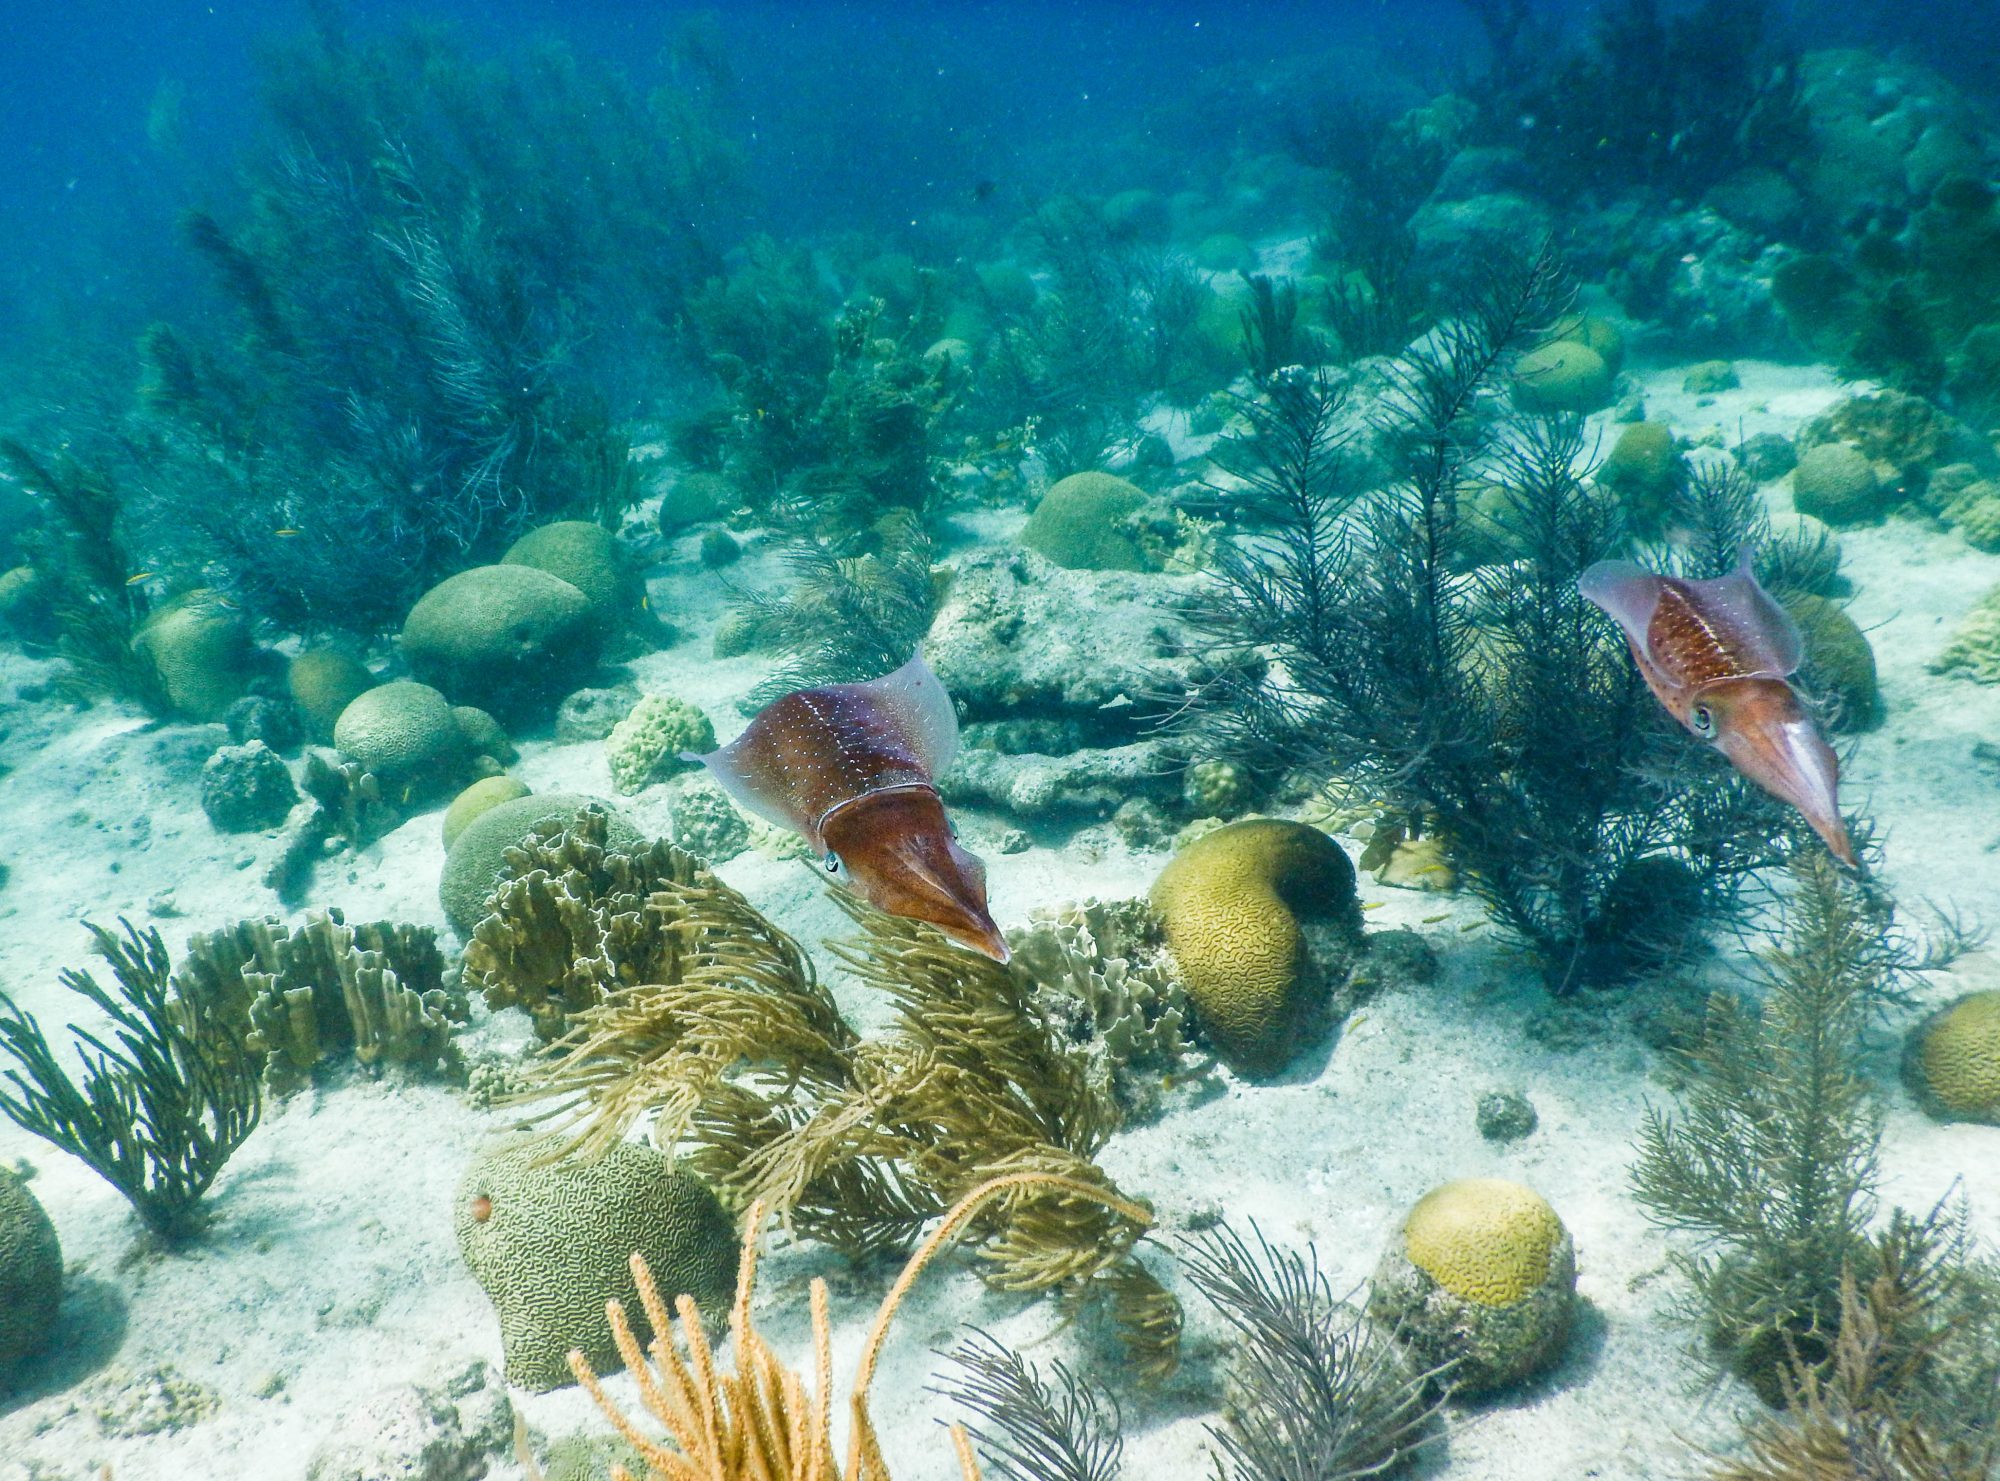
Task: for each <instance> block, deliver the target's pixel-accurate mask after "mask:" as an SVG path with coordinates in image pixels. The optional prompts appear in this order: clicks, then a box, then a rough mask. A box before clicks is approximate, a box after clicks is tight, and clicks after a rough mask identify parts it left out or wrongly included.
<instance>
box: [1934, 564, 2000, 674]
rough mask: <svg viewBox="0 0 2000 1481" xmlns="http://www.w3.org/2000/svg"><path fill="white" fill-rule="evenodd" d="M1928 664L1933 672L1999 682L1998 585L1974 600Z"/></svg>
mask: <svg viewBox="0 0 2000 1481" xmlns="http://www.w3.org/2000/svg"><path fill="white" fill-rule="evenodd" d="M1929 667H1930V669H1931V671H1932V672H1934V673H1941V674H1950V673H1962V674H1964V675H1965V676H1966V677H1967V678H1969V679H1976V680H1977V681H1978V682H1980V683H1981V684H2000V587H1995V588H1994V589H1993V590H1992V591H1989V592H1987V593H1986V595H1985V596H1983V597H1981V598H1980V599H1979V600H1978V601H1977V602H1976V603H1974V604H1973V607H1972V610H1971V611H1969V612H1967V613H1966V614H1965V616H1964V617H1963V618H1962V619H1960V621H1959V624H1958V630H1957V631H1956V632H1954V633H1953V634H1952V635H1951V641H1950V642H1949V643H1947V644H1945V646H1944V651H1943V652H1941V653H1939V654H1938V656H1937V657H1936V658H1934V659H1932V660H1931V661H1930V664H1929Z"/></svg>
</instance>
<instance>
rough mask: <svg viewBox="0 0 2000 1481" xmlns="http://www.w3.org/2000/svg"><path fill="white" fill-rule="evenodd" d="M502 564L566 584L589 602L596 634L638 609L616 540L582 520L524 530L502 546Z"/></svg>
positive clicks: (635, 586) (634, 589)
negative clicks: (545, 574) (529, 568)
mask: <svg viewBox="0 0 2000 1481" xmlns="http://www.w3.org/2000/svg"><path fill="white" fill-rule="evenodd" d="M500 564H501V565H503V566H532V567H534V568H535V569H536V570H538V571H546V572H548V573H549V575H551V576H555V577H558V578H560V579H561V580H564V581H567V582H568V583H569V584H570V585H571V586H574V587H575V588H576V589H577V590H578V591H580V592H582V593H583V595H584V600H586V601H588V602H589V603H590V620H591V621H592V622H593V623H595V624H596V625H597V628H598V630H599V631H600V632H603V633H609V632H613V631H615V630H616V629H618V628H620V627H622V626H623V625H624V624H625V623H626V622H628V621H629V620H630V619H631V618H632V617H633V616H634V615H635V614H636V613H637V611H638V610H639V584H638V581H637V580H636V579H635V578H634V576H633V574H632V572H631V571H630V570H629V569H628V568H627V566H626V563H625V557H624V552H623V551H621V550H620V549H619V548H618V537H617V536H615V535H613V534H612V533H611V531H609V530H607V529H605V528H604V526H603V525H600V524H594V523H592V522H591V521H590V520H587V519H564V520H558V521H556V522H555V523H554V524H547V525H541V526H539V527H538V528H536V529H532V530H530V531H528V533H527V534H525V535H523V536H522V537H521V538H520V539H518V540H516V541H515V542H514V543H513V544H512V545H510V546H508V547H507V553H506V554H505V555H503V556H501V557H500Z"/></svg>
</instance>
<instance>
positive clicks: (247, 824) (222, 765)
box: [201, 740, 299, 833]
mask: <svg viewBox="0 0 2000 1481" xmlns="http://www.w3.org/2000/svg"><path fill="white" fill-rule="evenodd" d="M298 800H299V790H298V788H297V787H295V786H293V785H292V773H291V771H290V770H289V769H288V768H287V767H286V766H285V762H284V758H283V757H281V756H279V755H278V754H277V752H275V751H273V750H272V749H271V748H270V747H269V746H267V745H265V744H264V743H263V742H262V741H256V740H253V741H251V742H249V743H248V744H246V745H241V746H223V747H221V748H220V749H219V750H217V751H216V753H215V754H214V755H213V756H211V757H209V758H208V760H207V761H206V762H205V763H204V764H203V765H202V768H201V810H202V811H203V812H205V813H207V814H208V820H209V822H211V823H213V824H214V825H215V828H216V831H217V832H219V833H255V832H257V831H259V830H260V829H264V828H275V827H277V826H278V825H279V824H280V823H282V822H284V821H285V817H286V815H287V814H288V813H290V812H291V810H292V805H293V804H294V803H296V802H297V801H298Z"/></svg>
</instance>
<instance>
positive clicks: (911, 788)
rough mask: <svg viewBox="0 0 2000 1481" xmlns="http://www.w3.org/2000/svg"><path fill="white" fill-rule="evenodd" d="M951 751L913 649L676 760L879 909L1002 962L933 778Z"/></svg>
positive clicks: (954, 728)
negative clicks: (691, 765)
mask: <svg viewBox="0 0 2000 1481" xmlns="http://www.w3.org/2000/svg"><path fill="white" fill-rule="evenodd" d="M957 750H958V716H957V715H956V714H955V713H954V712H953V710H952V707H951V696H950V695H948V694H946V693H945V691H944V685H942V684H940V683H939V682H938V678H937V675H936V674H934V673H932V672H931V670H930V665H929V664H927V663H925V662H924V660H923V656H922V655H921V654H919V655H917V656H915V657H913V658H911V659H910V661H909V662H908V663H906V664H904V665H903V666H902V667H901V668H899V669H897V670H896V671H895V672H894V673H892V674H885V675H884V676H883V677H881V678H879V679H870V680H869V681H868V682H867V683H865V684H829V685H826V686H825V687H823V688H819V689H801V690H799V691H798V692H797V693H795V694H788V695H786V696H785V697H784V698H783V699H778V700H773V701H772V702H771V703H770V704H768V705H766V706H764V708H763V709H761V710H759V711H758V712H757V714H756V715H755V717H754V718H752V720H751V721H750V724H749V727H748V728H747V729H745V730H744V732H743V734H742V735H740V736H738V737H737V738H736V739H735V740H733V741H731V742H730V743H729V744H728V745H726V746H723V747H722V748H721V749H720V750H715V751H710V752H708V753H707V754H706V755H700V756H698V755H695V754H694V753H692V752H682V759H684V760H688V761H699V762H700V763H701V764H702V765H703V766H705V767H707V768H708V770H709V773H710V775H712V776H713V777H714V778H715V780H716V781H717V782H719V783H720V784H721V786H722V789H723V790H724V791H725V792H727V793H728V794H729V795H730V796H731V797H732V798H734V799H735V800H736V803H737V805H738V806H740V807H742V808H744V809H745V810H746V811H749V812H753V813H755V814H756V815H757V816H758V817H760V818H764V819H766V820H767V821H769V822H772V823H776V824H778V825H779V826H780V827H784V828H790V829H792V830H793V831H794V832H796V833H800V834H802V835H804V837H805V840H806V843H807V844H808V845H809V846H810V847H811V848H812V850H813V852H814V853H815V854H816V855H818V856H819V858H820V861H821V863H822V865H823V867H824V868H825V869H826V872H827V873H828V874H830V875H832V876H833V877H834V878H835V879H837V880H839V881H841V883H843V884H847V885H851V886H852V887H853V888H854V889H855V890H856V891H857V892H858V893H859V894H860V895H861V896H862V898H863V899H865V900H867V901H868V902H869V903H870V904H872V905H874V906H875V907H876V908H877V909H879V910H884V911H887V912H888V913H889V914H890V915H900V916H903V917H905V918H907V919H910V920H920V921H926V922H928V923H929V924H931V925H934V926H936V927H937V928H938V929H939V930H940V931H943V932H944V934H945V935H946V936H947V937H949V938H950V939H951V940H953V941H955V942H957V943H958V944H959V945H960V946H964V947H967V948H969V949H970V950H972V951H976V952H978V953H980V954H981V955H982V956H989V957H991V958H993V960H994V961H996V962H1004V961H1006V960H1007V957H1008V951H1007V943H1006V941H1005V940H1003V939H1002V938H1001V935H1000V928H999V927H998V926H996V925H994V924H993V917H992V916H991V915H989V914H988V913H987V909H986V867H985V865H983V864H981V863H980V862H979V860H978V858H977V857H976V856H974V855H972V854H969V853H967V852H966V851H965V850H964V849H962V848H960V847H959V846H958V839H957V834H956V831H955V830H954V829H953V828H952V826H951V820H950V819H949V818H947V817H946V816H945V811H944V802H943V800H942V799H941V798H940V797H939V796H938V793H937V787H936V785H935V784H934V778H935V777H936V776H937V774H938V773H939V772H940V771H942V770H943V769H944V768H945V767H946V766H947V765H948V764H950V761H951V758H952V756H953V754H954V753H956V751H957Z"/></svg>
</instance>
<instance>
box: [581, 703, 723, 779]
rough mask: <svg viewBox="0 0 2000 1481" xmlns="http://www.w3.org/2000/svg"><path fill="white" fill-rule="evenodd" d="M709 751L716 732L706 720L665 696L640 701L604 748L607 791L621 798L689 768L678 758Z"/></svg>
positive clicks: (688, 762) (712, 747)
mask: <svg viewBox="0 0 2000 1481" xmlns="http://www.w3.org/2000/svg"><path fill="white" fill-rule="evenodd" d="M714 749H715V726H714V725H712V724H710V723H709V718H708V716H706V715H704V714H703V713H702V712H701V711H700V710H698V709H696V708H695V707H694V706H693V705H691V704H689V703H687V702H686V701H685V700H680V699H675V698H674V697H673V696H672V695H670V694H648V695H645V696H643V697H642V698H641V699H640V700H639V702H638V703H637V704H636V705H634V706H632V712H631V713H630V714H628V715H627V716H626V717H625V718H624V719H623V720H620V721H619V722H618V723H617V724H616V725H615V726H613V727H612V730H611V734H610V736H609V737H607V738H606V740H605V742H604V755H605V759H606V760H607V761H608V762H609V763H610V766H611V785H612V786H613V787H614V788H615V789H616V790H617V791H618V793H619V794H620V795H621V796H625V797H629V796H631V795H632V794H633V793H635V792H640V791H643V790H645V788H646V786H647V785H648V784H649V783H652V782H655V781H658V780H660V779H661V778H662V777H667V776H671V775H673V774H674V773H675V772H677V771H685V770H687V769H688V768H689V767H690V766H692V765H693V764H694V763H693V762H691V761H683V760H681V759H680V755H681V752H683V751H693V752H695V753H696V754H699V753H701V752H703V751H712V750H714Z"/></svg>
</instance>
